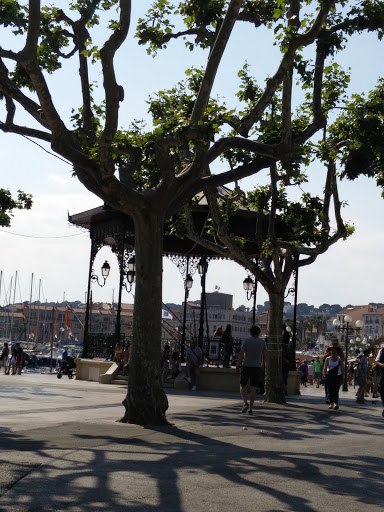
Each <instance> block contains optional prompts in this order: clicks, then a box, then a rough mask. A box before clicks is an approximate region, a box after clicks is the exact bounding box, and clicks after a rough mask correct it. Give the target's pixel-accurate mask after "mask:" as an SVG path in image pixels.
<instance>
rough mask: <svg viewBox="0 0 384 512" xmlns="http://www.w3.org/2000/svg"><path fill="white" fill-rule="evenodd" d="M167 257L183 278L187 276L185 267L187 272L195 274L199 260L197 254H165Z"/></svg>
mask: <svg viewBox="0 0 384 512" xmlns="http://www.w3.org/2000/svg"><path fill="white" fill-rule="evenodd" d="M167 258H168V259H169V260H171V261H172V263H174V264H175V265H176V266H177V268H178V269H179V272H180V274H181V275H182V276H183V278H184V280H185V278H186V277H187V268H188V274H190V275H191V276H192V275H193V274H195V272H196V270H197V267H198V265H199V261H200V258H199V257H197V256H180V255H176V254H174V255H173V254H167Z"/></svg>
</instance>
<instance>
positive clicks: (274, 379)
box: [264, 291, 286, 404]
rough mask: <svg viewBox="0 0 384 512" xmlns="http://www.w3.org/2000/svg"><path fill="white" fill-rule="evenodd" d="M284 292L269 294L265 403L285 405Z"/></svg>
mask: <svg viewBox="0 0 384 512" xmlns="http://www.w3.org/2000/svg"><path fill="white" fill-rule="evenodd" d="M283 309H284V291H282V292H277V293H276V292H273V293H269V314H268V343H267V346H268V351H267V364H266V368H265V393H264V400H265V402H272V403H277V404H285V403H286V400H285V387H284V382H283V368H282V333H283Z"/></svg>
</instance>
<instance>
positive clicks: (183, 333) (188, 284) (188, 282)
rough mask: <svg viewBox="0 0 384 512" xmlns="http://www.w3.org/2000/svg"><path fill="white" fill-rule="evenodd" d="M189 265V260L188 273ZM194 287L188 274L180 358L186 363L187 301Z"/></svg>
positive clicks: (185, 284) (185, 286)
mask: <svg viewBox="0 0 384 512" xmlns="http://www.w3.org/2000/svg"><path fill="white" fill-rule="evenodd" d="M188 264H189V260H188V261H187V272H188ZM192 285H193V279H192V276H191V274H187V277H186V278H185V281H184V289H185V294H184V309H183V331H182V333H181V346H180V349H181V350H180V357H181V361H182V362H184V350H185V328H186V322H187V301H188V296H189V290H190V289H191V288H192Z"/></svg>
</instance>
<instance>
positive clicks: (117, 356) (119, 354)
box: [113, 343, 124, 364]
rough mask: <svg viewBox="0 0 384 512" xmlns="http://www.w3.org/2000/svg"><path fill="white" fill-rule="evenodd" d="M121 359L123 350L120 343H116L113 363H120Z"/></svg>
mask: <svg viewBox="0 0 384 512" xmlns="http://www.w3.org/2000/svg"><path fill="white" fill-rule="evenodd" d="M123 359H124V350H123V349H122V346H121V343H116V345H115V354H114V356H113V361H115V363H117V364H120V363H122V361H123Z"/></svg>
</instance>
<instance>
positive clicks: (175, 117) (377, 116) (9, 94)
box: [0, 0, 384, 423]
mask: <svg viewBox="0 0 384 512" xmlns="http://www.w3.org/2000/svg"><path fill="white" fill-rule="evenodd" d="M136 3H137V2H134V1H133V2H132V1H131V0H120V1H118V0H103V1H96V0H88V1H87V0H79V1H74V2H70V3H69V4H68V6H66V7H63V8H60V7H59V6H47V7H41V3H40V2H39V1H36V0H31V1H30V2H29V3H27V2H17V1H15V0H6V1H3V2H2V4H1V8H0V23H1V24H2V25H3V26H4V27H6V28H8V29H9V30H11V31H13V33H14V35H15V36H16V37H15V40H16V39H22V46H21V49H19V47H16V45H15V48H6V47H5V46H4V45H1V46H0V95H1V98H2V99H3V103H4V105H5V111H4V110H3V111H2V119H1V121H0V129H1V130H2V131H3V132H12V133H17V134H21V135H28V136H30V137H34V138H35V139H40V140H41V141H45V142H47V143H49V144H50V145H51V147H52V149H53V150H54V151H55V152H56V153H58V154H59V155H61V156H62V157H64V158H66V159H68V160H69V161H70V162H71V163H72V164H73V171H74V174H75V175H76V176H77V178H78V179H79V180H80V181H81V182H82V183H83V184H84V185H85V186H86V187H87V188H88V189H89V190H90V191H91V192H93V193H94V194H96V195H97V196H99V197H100V198H101V199H102V200H103V201H104V202H105V203H107V204H109V205H111V206H112V207H113V208H115V209H117V210H119V211H122V212H124V213H127V214H129V215H131V216H132V218H133V220H134V222H135V232H136V256H137V261H138V263H139V264H138V267H137V288H136V300H135V319H134V339H135V343H134V347H133V349H132V361H133V364H132V367H133V371H132V376H130V379H131V380H130V385H129V391H128V396H127V401H126V408H127V414H126V420H127V421H134V422H139V423H146V422H153V421H157V422H160V423H161V422H165V416H164V412H165V409H166V399H165V398H164V394H163V393H162V391H161V390H160V389H158V385H157V384H156V382H157V381H158V380H159V378H158V377H159V371H158V364H157V363H156V358H157V357H158V346H159V340H160V314H159V313H160V310H161V252H162V241H161V237H162V231H163V226H164V221H165V219H167V218H169V217H171V216H177V215H180V211H181V210H183V214H182V215H183V221H184V227H183V228H182V229H183V230H184V234H186V235H187V236H189V237H191V238H193V239H196V240H197V241H199V243H201V244H202V245H205V246H206V247H211V246H212V244H214V246H215V250H219V252H220V253H221V254H222V255H223V256H228V257H231V258H233V259H235V261H238V262H239V263H241V264H242V265H244V266H245V267H246V268H248V269H249V271H250V272H251V273H252V274H254V275H255V276H256V278H257V280H258V281H260V282H261V284H262V285H263V286H264V288H265V289H266V290H267V291H268V293H269V298H270V302H271V315H272V317H274V318H275V319H276V320H275V324H274V325H272V324H271V325H270V326H269V337H270V340H271V344H270V348H271V350H270V353H271V355H270V359H269V368H270V369H271V368H273V369H274V371H275V372H278V370H279V368H280V367H281V353H280V352H281V347H280V345H279V343H280V341H281V340H280V338H281V326H282V310H283V301H284V293H285V289H286V287H287V284H288V281H289V279H290V277H291V275H292V272H293V271H295V270H297V269H298V268H299V267H300V266H304V265H309V264H311V263H313V262H314V261H315V260H316V258H317V257H318V255H319V254H322V253H324V252H325V251H326V250H327V249H328V248H329V247H330V246H331V245H332V244H334V243H336V242H337V241H338V240H340V239H342V238H345V237H347V236H349V235H350V234H351V232H352V231H353V228H352V227H351V226H348V224H346V223H345V222H344V221H343V218H342V215H341V209H342V206H343V201H342V200H341V199H340V198H339V194H338V186H337V183H338V179H339V177H348V178H350V179H354V178H355V177H357V176H358V175H359V174H361V173H363V174H368V175H369V176H374V177H375V178H376V180H377V183H378V184H379V185H380V186H382V185H383V177H382V170H383V169H382V163H383V160H382V140H383V138H382V133H383V125H384V123H383V115H382V114H383V110H382V82H379V83H378V86H377V88H376V89H375V90H374V91H371V92H369V91H365V94H368V95H364V91H362V93H361V95H359V96H354V97H351V98H350V97H349V96H348V84H349V73H348V71H347V70H344V69H343V68H342V67H341V65H340V62H339V61H338V59H339V56H341V55H342V52H343V50H344V49H345V48H346V47H347V46H348V42H349V40H350V38H351V37H356V36H360V35H361V34H362V33H364V32H374V33H376V34H377V37H379V38H380V39H381V38H382V36H383V26H384V2H382V1H368V0H363V1H346V0H339V1H338V0H319V1H312V0H305V1H301V2H300V1H299V0H264V1H260V0H257V1H256V0H230V1H229V0H210V1H208V0H194V1H187V2H171V1H168V0H158V1H154V2H153V3H152V4H151V6H150V8H149V9H148V11H147V12H146V13H143V15H142V16H141V17H140V19H139V21H138V24H137V27H136V28H134V29H133V30H134V31H135V32H134V33H135V36H136V38H137V42H138V43H139V44H140V45H145V46H146V48H147V52H148V54H149V55H151V56H156V54H158V53H159V52H161V51H166V49H167V48H168V47H170V45H173V44H178V42H179V41H181V42H182V44H184V45H185V46H186V50H187V51H188V50H190V51H194V50H195V49H199V50H201V51H204V52H206V64H205V65H204V66H203V67H202V68H201V67H200V66H199V65H197V66H195V67H192V68H190V69H187V70H185V74H183V76H181V77H180V80H179V82H178V83H176V84H175V85H174V87H172V88H171V89H169V90H161V91H158V92H157V93H154V95H153V96H152V97H150V98H149V99H148V108H149V113H150V116H151V122H150V123H148V124H145V123H142V122H141V121H137V120H136V119H129V121H128V124H127V126H126V127H124V128H121V127H120V122H121V120H120V118H119V108H120V105H121V103H122V102H123V101H124V98H125V96H126V91H125V87H124V86H123V85H122V84H120V83H119V82H118V78H117V76H118V73H117V67H118V65H119V64H121V62H125V61H127V60H128V62H129V53H128V52H126V50H125V44H126V43H127V41H129V40H130V34H131V10H132V5H133V4H134V5H136ZM116 13H117V14H116ZM110 16H116V17H115V18H114V19H110ZM239 24H243V25H244V26H247V27H252V28H253V30H254V34H258V33H259V31H261V30H263V31H266V32H265V33H268V34H269V35H268V38H266V41H267V42H268V43H269V41H271V44H272V45H273V46H274V48H275V50H276V51H277V52H278V55H279V58H278V59H277V61H276V66H275V70H274V72H273V73H271V74H270V75H269V76H267V77H261V78H260V77H258V76H256V72H255V71H254V69H253V68H252V66H251V65H250V64H248V63H247V57H246V56H247V54H248V55H249V56H252V57H254V53H255V48H254V46H253V45H254V42H253V40H252V39H251V37H248V34H249V33H248V32H247V39H244V40H243V41H242V43H241V46H240V48H241V52H240V53H239V55H238V59H237V63H238V65H237V68H236V69H234V70H233V69H231V70H230V73H232V74H235V75H237V77H238V80H239V87H238V91H237V93H236V95H235V98H231V107H230V108H229V107H227V104H226V102H225V101H224V100H223V99H222V98H220V97H217V96H215V95H214V94H213V90H214V85H215V83H216V81H217V77H218V73H219V71H220V68H221V66H222V62H223V57H224V54H225V53H226V51H227V46H228V44H229V43H230V41H231V39H232V38H233V34H234V29H235V27H237V26H238V25H239ZM100 25H103V27H104V30H102V31H101V35H102V37H103V38H104V39H103V41H102V43H101V44H100V42H99V41H100V30H98V29H99V28H100ZM93 33H95V36H94V37H93ZM17 48H18V49H17ZM258 51H266V50H264V48H263V49H260V48H258ZM67 59H77V63H78V64H77V65H78V69H79V90H80V92H81V104H80V105H79V108H77V109H74V111H73V113H72V116H71V118H70V119H65V118H64V117H62V116H61V114H60V112H59V108H58V105H56V104H55V102H54V99H53V95H52V93H51V90H50V84H49V79H50V75H53V74H55V73H56V72H58V71H60V69H61V67H62V65H63V62H64V61H65V60H67ZM180 64H181V65H182V62H181V63H180ZM93 68H95V69H96V70H97V72H98V73H100V75H101V76H102V80H99V82H100V84H102V94H101V93H100V91H98V92H97V94H96V92H95V85H94V83H93V81H92V79H91V76H94V74H93V72H92V69H93ZM131 73H132V74H135V70H134V69H132V70H131ZM70 78H71V80H72V77H70ZM100 97H101V99H100ZM233 105H234V106H233ZM20 108H21V109H22V110H23V111H24V112H25V113H27V114H28V115H29V118H30V120H31V122H30V123H29V124H28V125H27V126H25V125H23V124H19V123H18V122H17V119H18V117H17V112H18V109H20ZM340 112H341V115H340ZM315 162H318V165H320V167H319V168H321V169H322V171H321V172H323V173H324V189H323V191H322V192H321V193H319V194H318V196H312V195H310V194H308V193H305V192H304V193H303V194H302V195H301V196H297V194H296V197H295V195H294V194H293V196H292V194H291V192H290V191H291V190H294V189H297V188H298V187H299V188H300V187H302V186H303V184H305V183H306V181H307V180H308V179H309V178H308V174H307V170H308V169H311V168H312V167H313V166H314V163H315ZM265 170H266V171H267V173H268V177H269V181H268V183H267V184H260V186H258V187H256V189H255V190H251V191H249V193H248V194H244V193H243V192H242V191H241V190H240V189H239V187H237V186H236V187H235V190H234V192H233V194H232V195H230V197H229V198H228V199H226V200H224V199H223V198H222V197H221V198H220V197H219V196H218V194H217V187H218V186H220V185H224V184H229V183H235V184H237V183H238V181H239V180H241V179H242V178H245V177H248V176H252V175H253V176H255V175H258V174H261V173H262V171H264V172H265ZM201 191H204V193H205V194H206V197H207V198H208V202H209V207H210V215H211V217H210V219H211V220H208V222H207V225H206V228H207V230H206V232H204V233H197V232H196V229H195V227H194V226H193V222H192V220H191V216H190V204H191V202H192V201H193V198H194V196H195V195H196V194H197V193H199V192H201ZM240 205H242V206H246V207H248V208H254V209H255V210H256V211H257V214H258V216H259V218H260V219H262V218H263V217H267V218H268V229H267V232H261V231H260V230H258V227H257V226H256V228H255V237H256V238H257V240H258V241H259V246H260V254H259V256H258V257H257V258H254V259H250V258H249V257H247V255H246V254H245V253H244V252H243V251H242V242H243V241H242V240H241V239H235V238H234V237H233V235H232V233H231V232H230V228H229V222H228V219H229V217H230V215H231V212H232V211H233V210H234V209H236V208H238V207H239V206H240ZM281 223H283V224H284V226H285V230H284V236H283V235H282V234H281V231H280V232H279V231H278V229H277V226H278V225H281ZM258 225H259V224H258ZM260 225H261V222H260ZM213 234H214V237H213V236H212V235H213ZM217 241H219V242H218V243H217ZM149 297H150V299H148V298H149ZM157 317H158V319H156V318H157ZM148 329H150V331H151V332H153V333H154V335H153V340H151V341H148V340H147V339H146V338H147V337H148V336H147V332H148ZM274 346H275V347H276V348H275V349H274V348H273V347H274ZM144 359H145V360H146V363H144V362H143V360H144ZM144 376H145V378H144ZM277 380H278V379H276V373H275V374H272V373H271V374H270V375H269V377H267V383H269V388H270V389H272V388H273V386H274V382H275V381H277ZM140 393H141V394H142V395H144V396H145V397H146V400H145V402H146V403H147V404H148V407H147V409H146V410H145V411H144V412H143V411H142V410H140V406H139V400H138V397H139V394H140ZM270 399H271V400H275V401H278V400H282V392H281V386H280V388H279V389H277V390H276V392H274V393H271V395H270ZM156 401H157V404H156V403H155V402H156ZM158 404H160V405H158Z"/></svg>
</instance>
